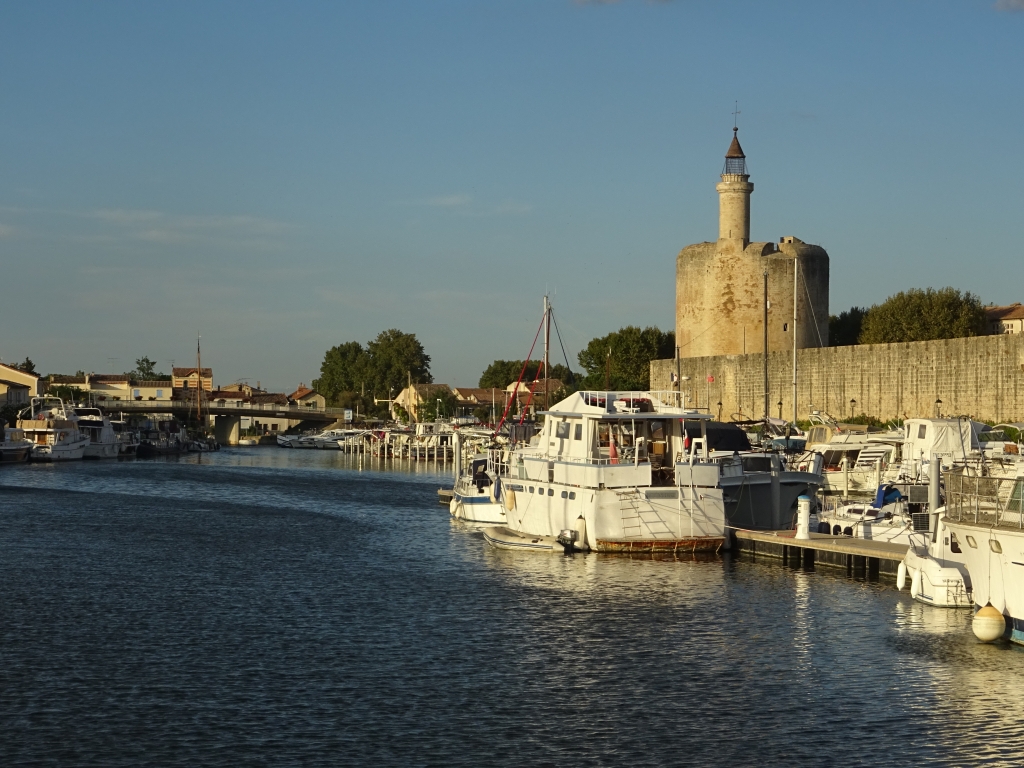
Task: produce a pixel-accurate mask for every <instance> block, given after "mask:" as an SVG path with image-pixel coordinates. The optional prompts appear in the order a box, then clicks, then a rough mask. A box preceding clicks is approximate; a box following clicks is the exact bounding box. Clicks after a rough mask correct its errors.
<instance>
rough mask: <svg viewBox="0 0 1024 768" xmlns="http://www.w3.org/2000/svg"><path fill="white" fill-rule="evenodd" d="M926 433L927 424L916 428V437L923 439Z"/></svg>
mask: <svg viewBox="0 0 1024 768" xmlns="http://www.w3.org/2000/svg"><path fill="white" fill-rule="evenodd" d="M926 434H928V425H927V424H922V425H921V426H919V427H918V428H917V439H918V440H924V436H925V435H926Z"/></svg>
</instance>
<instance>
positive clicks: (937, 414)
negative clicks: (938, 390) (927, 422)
mask: <svg viewBox="0 0 1024 768" xmlns="http://www.w3.org/2000/svg"><path fill="white" fill-rule="evenodd" d="M941 415H942V400H940V399H939V398H935V418H936V419H937V418H939V417H940V416H941Z"/></svg>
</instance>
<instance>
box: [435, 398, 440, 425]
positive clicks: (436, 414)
mask: <svg viewBox="0 0 1024 768" xmlns="http://www.w3.org/2000/svg"><path fill="white" fill-rule="evenodd" d="M440 420H441V398H440V397H439V398H437V410H436V411H435V412H434V421H440Z"/></svg>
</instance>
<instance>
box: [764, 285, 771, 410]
mask: <svg viewBox="0 0 1024 768" xmlns="http://www.w3.org/2000/svg"><path fill="white" fill-rule="evenodd" d="M768 408H769V405H768V270H767V269H766V270H765V271H764V421H765V424H767V423H768V416H769V415H770V411H769V410H768Z"/></svg>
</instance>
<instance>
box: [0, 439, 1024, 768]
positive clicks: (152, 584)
mask: <svg viewBox="0 0 1024 768" xmlns="http://www.w3.org/2000/svg"><path fill="white" fill-rule="evenodd" d="M358 462H359V459H358V457H345V456H342V455H340V454H338V453H333V452H322V451H287V450H282V449H277V448H253V449H238V450H225V451H222V452H220V453H219V454H213V455H201V456H193V457H190V458H187V459H182V460H179V461H163V462H144V461H136V462H131V463H116V462H109V463H103V462H77V463H72V464H68V465H62V466H46V465H26V466H17V467H11V466H5V467H0V585H2V603H0V766H12V765H30V764H31V765H43V764H46V765H75V766H78V765H104V766H121V765H125V766H127V765H132V766H134V765H144V764H148V765H206V766H247V765H303V766H305V765H367V766H371V765H396V766H420V765H423V766H427V765H429V766H454V765H460V766H461V765H465V766H488V765H497V766H504V765H551V766H556V765H557V766H575V765H587V766H590V765H593V766H620V765H621V766H648V765H650V766H655V765H716V764H718V765H734V766H736V765H791V766H800V765H896V764H899V765H981V764H985V765H1020V764H1024V727H1022V726H1024V652H1022V651H1021V649H1018V648H1014V647H1010V646H1006V645H1003V646H984V645H980V644H978V643H976V642H975V641H974V639H973V636H972V635H971V633H970V627H969V615H970V614H969V613H968V612H965V611H943V610H938V609H932V608H929V607H927V606H923V605H920V604H917V603H915V602H914V601H912V600H911V599H910V598H909V596H908V595H907V593H906V592H903V593H902V594H900V593H898V592H896V591H895V589H894V588H893V587H892V586H888V585H886V584H884V583H883V584H871V583H865V582H857V581H853V580H849V579H846V578H845V577H842V576H837V575H834V574H833V573H830V572H828V571H819V572H817V573H807V572H802V571H793V570H789V569H786V568H784V567H782V566H781V565H777V564H772V563H767V564H765V563H761V562H757V563H752V562H744V561H740V560H737V559H733V558H729V557H726V558H724V559H712V560H703V561H693V560H685V559H682V560H652V559H650V558H646V557H634V558H626V557H611V556H598V555H588V556H577V557H575V558H565V557H562V556H549V555H538V554H536V553H505V552H499V551H495V550H493V549H490V548H488V546H487V545H486V544H485V543H484V542H483V539H482V538H481V536H480V534H478V533H474V532H471V531H468V530H466V529H462V528H459V527H458V526H457V525H455V524H453V523H452V522H451V521H450V519H449V517H448V513H447V511H446V510H445V509H444V508H442V507H441V506H439V505H438V504H437V497H436V493H435V492H436V489H437V487H438V486H439V484H440V483H441V481H442V477H441V476H440V475H439V474H436V473H434V472H433V470H432V469H431V468H429V467H420V468H417V469H416V471H409V470H408V469H407V468H406V467H405V466H403V465H401V464H399V465H396V466H391V465H389V466H388V468H387V469H386V470H381V469H380V468H378V467H377V465H376V464H372V463H368V464H367V468H365V469H364V470H362V471H360V470H359V463H358Z"/></svg>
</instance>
